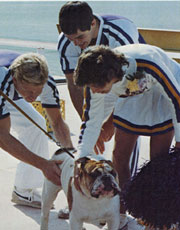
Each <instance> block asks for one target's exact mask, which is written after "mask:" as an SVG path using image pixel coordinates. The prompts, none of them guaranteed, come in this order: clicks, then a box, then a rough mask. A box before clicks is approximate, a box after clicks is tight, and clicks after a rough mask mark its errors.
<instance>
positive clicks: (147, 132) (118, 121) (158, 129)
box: [113, 115, 174, 136]
mask: <svg viewBox="0 0 180 230" xmlns="http://www.w3.org/2000/svg"><path fill="white" fill-rule="evenodd" d="M113 123H114V125H115V127H117V128H119V129H122V130H124V131H126V132H130V133H133V134H137V135H144V136H153V135H158V134H163V133H167V132H169V131H171V130H173V129H174V127H173V123H172V120H171V119H170V120H168V121H165V122H163V123H160V124H156V125H153V126H149V125H135V124H133V123H131V122H129V121H127V120H125V119H123V118H120V117H118V116H116V115H114V116H113Z"/></svg>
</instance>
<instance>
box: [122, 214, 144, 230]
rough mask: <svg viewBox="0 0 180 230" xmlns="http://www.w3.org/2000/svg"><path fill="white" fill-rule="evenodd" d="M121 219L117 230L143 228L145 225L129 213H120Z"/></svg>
mask: <svg viewBox="0 0 180 230" xmlns="http://www.w3.org/2000/svg"><path fill="white" fill-rule="evenodd" d="M120 216H121V220H120V225H119V230H144V229H145V226H143V225H141V224H139V223H138V222H137V221H136V219H135V218H133V217H132V216H130V215H126V214H120Z"/></svg>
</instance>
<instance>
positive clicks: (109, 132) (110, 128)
mask: <svg viewBox="0 0 180 230" xmlns="http://www.w3.org/2000/svg"><path fill="white" fill-rule="evenodd" d="M114 132H115V128H114V125H113V122H112V117H110V118H109V119H108V120H107V121H106V122H105V123H104V124H103V126H102V129H101V133H100V135H99V138H98V140H97V142H96V145H95V146H94V151H95V153H96V154H99V153H100V154H103V152H104V150H105V145H104V142H108V141H110V140H111V138H112V136H113V135H114Z"/></svg>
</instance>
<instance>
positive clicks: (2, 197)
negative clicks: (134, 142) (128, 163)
mask: <svg viewBox="0 0 180 230" xmlns="http://www.w3.org/2000/svg"><path fill="white" fill-rule="evenodd" d="M58 89H59V90H60V95H61V98H62V99H65V106H66V110H65V111H66V122H67V123H68V125H69V127H70V130H71V136H72V140H73V143H74V146H76V145H77V140H78V135H79V126H80V119H79V117H78V115H77V114H76V112H75V110H74V108H73V106H72V104H71V101H70V98H69V95H68V91H67V87H66V85H62V86H59V87H58ZM106 147H107V150H106V152H105V157H106V158H108V159H111V154H110V153H111V149H112V142H111V143H109V144H107V145H106ZM49 149H50V153H51V154H53V153H54V151H55V150H56V149H58V147H57V146H56V144H54V143H53V142H52V141H49ZM148 149H149V138H145V137H143V138H142V140H141V155H140V164H142V163H143V162H144V160H146V159H148V154H147V153H148ZM17 164H18V160H16V159H15V158H14V157H12V156H10V155H9V154H8V153H7V152H5V151H3V150H2V149H0V182H1V189H0V207H1V211H0V230H17V229H19V230H24V229H26V230H38V229H40V210H39V209H34V208H29V207H25V206H19V205H14V204H13V203H12V202H11V193H12V189H13V184H14V177H15V171H16V166H17ZM66 204H67V203H66V197H65V196H64V194H63V192H60V193H59V195H58V198H57V199H56V201H55V209H54V210H51V212H50V220H49V230H58V229H61V230H67V229H68V220H60V219H58V218H57V213H58V210H59V209H60V208H63V207H65V206H66ZM86 229H87V230H92V229H93V230H96V229H98V228H96V227H94V226H92V225H86Z"/></svg>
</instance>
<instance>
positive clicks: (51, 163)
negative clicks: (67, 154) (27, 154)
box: [42, 160, 62, 186]
mask: <svg viewBox="0 0 180 230" xmlns="http://www.w3.org/2000/svg"><path fill="white" fill-rule="evenodd" d="M61 163H62V161H60V160H58V161H55V160H47V161H46V164H45V165H44V166H43V169H42V171H43V174H44V176H45V177H46V178H47V179H48V180H50V181H51V182H52V183H54V184H55V185H58V186H61V182H60V175H61V170H60V168H59V167H58V165H59V164H61Z"/></svg>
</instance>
